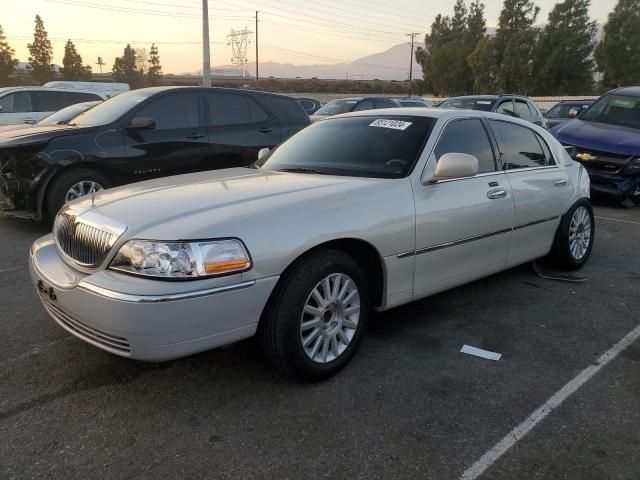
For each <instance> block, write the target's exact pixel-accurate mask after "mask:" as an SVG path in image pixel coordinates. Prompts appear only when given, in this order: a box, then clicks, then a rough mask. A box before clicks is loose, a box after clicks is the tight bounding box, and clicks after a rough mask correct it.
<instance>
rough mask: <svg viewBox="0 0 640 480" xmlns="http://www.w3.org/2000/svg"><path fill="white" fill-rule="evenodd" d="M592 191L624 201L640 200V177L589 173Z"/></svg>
mask: <svg viewBox="0 0 640 480" xmlns="http://www.w3.org/2000/svg"><path fill="white" fill-rule="evenodd" d="M587 172H588V173H589V178H590V180H591V191H592V192H593V193H594V194H601V195H607V196H611V197H613V198H615V199H616V200H618V201H622V200H624V199H625V198H640V175H622V174H618V173H601V172H593V171H589V169H587Z"/></svg>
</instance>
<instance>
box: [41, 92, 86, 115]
mask: <svg viewBox="0 0 640 480" xmlns="http://www.w3.org/2000/svg"><path fill="white" fill-rule="evenodd" d="M75 95H76V94H75V93H73V92H44V91H37V92H33V96H34V98H35V104H36V108H37V111H38V112H56V111H58V110H60V109H61V108H64V107H68V106H69V105H73V104H74V103H78V102H77V101H76V99H75V98H76V97H75ZM91 100H95V98H94V97H92V98H91Z"/></svg>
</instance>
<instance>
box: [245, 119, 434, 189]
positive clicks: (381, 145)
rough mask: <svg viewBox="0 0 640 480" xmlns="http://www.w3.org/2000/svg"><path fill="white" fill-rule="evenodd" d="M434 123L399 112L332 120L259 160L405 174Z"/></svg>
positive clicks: (306, 169) (317, 169)
mask: <svg viewBox="0 0 640 480" xmlns="http://www.w3.org/2000/svg"><path fill="white" fill-rule="evenodd" d="M434 123H435V120H434V119H433V118H429V117H410V116H395V115H393V116H390V115H382V116H374V115H367V116H361V117H348V118H333V119H327V120H325V121H322V122H318V123H315V124H313V125H312V126H310V127H307V128H305V129H304V130H302V131H301V132H300V133H298V134H297V135H295V136H293V137H291V138H290V139H289V140H287V141H286V142H285V143H283V144H282V145H280V146H279V147H278V148H276V149H275V150H274V151H273V152H272V153H271V155H269V156H268V157H266V158H265V159H264V160H263V161H261V162H258V163H257V164H256V165H258V166H260V167H262V168H263V169H266V170H280V171H300V172H303V173H320V174H327V175H343V176H356V177H372V178H401V177H406V176H407V175H408V174H409V172H411V170H412V169H413V166H414V165H415V163H416V161H417V160H418V157H419V156H420V153H421V152H422V149H423V147H424V144H425V142H426V140H427V138H428V137H429V135H430V134H431V130H432V128H433V125H434Z"/></svg>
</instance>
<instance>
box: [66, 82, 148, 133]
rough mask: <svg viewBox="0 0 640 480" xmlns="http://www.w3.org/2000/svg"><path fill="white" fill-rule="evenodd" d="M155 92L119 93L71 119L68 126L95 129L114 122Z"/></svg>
mask: <svg viewBox="0 0 640 480" xmlns="http://www.w3.org/2000/svg"><path fill="white" fill-rule="evenodd" d="M154 93H156V92H155V91H150V92H149V91H147V92H142V91H139V90H131V91H130V92H125V93H121V94H120V95H116V96H115V97H112V98H110V99H109V100H105V101H104V102H102V103H101V104H100V105H96V106H95V107H93V108H92V109H91V110H87V111H86V112H84V113H81V114H80V115H78V116H77V117H75V118H74V119H73V122H71V123H70V125H73V126H78V127H97V126H98V125H107V124H109V123H111V122H115V121H116V120H117V119H119V118H120V117H121V116H123V115H124V114H125V113H127V112H128V111H129V110H131V108H133V107H134V106H135V105H137V104H139V103H140V102H142V101H144V100H146V99H147V98H149V97H150V96H151V95H153V94H154Z"/></svg>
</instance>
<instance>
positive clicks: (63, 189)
mask: <svg viewBox="0 0 640 480" xmlns="http://www.w3.org/2000/svg"><path fill="white" fill-rule="evenodd" d="M111 186H112V184H111V181H110V180H109V179H108V178H107V177H106V176H105V175H103V174H102V173H100V172H96V171H95V170H90V169H87V168H74V169H72V170H68V171H66V172H65V171H63V172H62V173H61V174H60V175H58V176H56V177H55V178H54V179H53V181H52V182H51V185H50V186H49V188H48V189H47V195H46V203H45V208H46V213H47V216H48V218H49V219H50V220H52V219H53V218H54V217H55V215H56V213H57V212H58V210H60V207H62V205H64V204H65V203H67V202H70V201H71V200H75V199H76V198H80V197H83V196H85V195H90V194H92V193H97V192H100V191H102V190H104V189H106V188H110V187H111Z"/></svg>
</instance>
